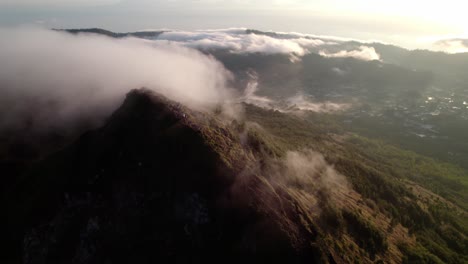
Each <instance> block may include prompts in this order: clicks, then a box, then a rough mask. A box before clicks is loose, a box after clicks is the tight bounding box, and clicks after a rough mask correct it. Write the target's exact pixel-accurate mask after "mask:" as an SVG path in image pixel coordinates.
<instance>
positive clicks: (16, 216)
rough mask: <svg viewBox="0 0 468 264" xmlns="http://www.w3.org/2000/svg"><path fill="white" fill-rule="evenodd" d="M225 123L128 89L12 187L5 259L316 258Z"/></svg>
mask: <svg viewBox="0 0 468 264" xmlns="http://www.w3.org/2000/svg"><path fill="white" fill-rule="evenodd" d="M233 127H235V125H232V124H224V123H223V122H221V121H219V120H217V119H216V117H208V116H205V115H204V114H203V113H197V112H193V111H190V110H188V109H186V108H185V107H183V106H181V105H179V104H177V103H174V102H171V101H169V100H167V99H165V98H163V97H161V96H159V95H154V94H151V93H149V92H147V91H144V90H135V91H132V92H130V93H129V94H128V95H127V98H126V100H125V102H124V103H123V105H122V106H121V107H120V108H119V109H118V110H117V111H116V112H115V113H114V114H113V115H112V116H111V117H110V118H109V120H108V121H107V123H106V124H105V125H104V126H103V127H102V128H100V129H97V130H94V131H90V132H87V133H85V134H84V135H82V136H81V137H80V138H79V139H78V140H77V141H76V142H74V143H73V144H71V145H70V146H68V147H66V148H65V149H63V150H62V151H59V152H57V153H55V154H54V155H52V156H50V157H48V158H46V159H45V160H43V161H41V162H39V163H38V164H37V165H35V166H34V167H33V168H32V169H31V170H30V171H29V172H28V173H27V174H26V175H25V176H24V178H23V180H22V181H21V182H20V183H19V184H18V186H16V187H15V189H14V191H12V192H11V193H10V194H9V195H10V197H11V199H10V200H9V201H10V202H9V203H8V204H9V206H8V207H7V209H6V210H7V216H6V224H5V225H4V226H5V227H8V228H5V229H6V230H7V234H8V235H7V238H8V239H9V242H11V243H9V244H10V245H11V246H10V247H11V248H12V252H11V253H12V255H15V256H16V257H19V256H21V258H22V262H23V263H156V262H158V263H161V262H163V263H164V262H171V263H172V262H178V263H189V262H190V263H193V262H195V263H198V262H203V263H205V262H207V261H216V262H228V263H237V262H255V263H258V262H263V261H274V262H278V261H284V262H288V263H291V262H303V261H304V262H305V261H307V262H311V261H312V262H314V261H319V260H321V259H322V258H323V256H322V255H321V254H320V253H318V251H317V250H316V249H314V247H311V246H306V247H304V246H303V244H304V243H302V242H300V240H301V238H300V237H301V236H302V234H301V232H303V231H301V230H299V229H298V228H296V227H295V226H294V223H293V222H292V224H290V225H289V226H288V224H287V223H284V222H281V221H280V219H279V218H278V217H276V216H275V215H278V214H277V213H274V212H273V209H272V210H270V209H266V208H267V207H265V206H263V205H262V203H266V202H265V201H268V203H271V202H275V201H274V199H273V198H266V197H269V196H271V197H279V196H278V194H273V193H272V192H273V191H266V190H267V188H263V187H262V185H264V184H265V183H263V182H262V181H261V180H260V178H259V177H256V176H255V175H249V173H248V172H246V171H247V170H246V168H248V167H249V164H253V162H254V160H255V158H254V155H253V154H252V150H251V149H246V147H245V146H242V144H241V143H240V140H239V137H238V134H237V132H236V131H235V129H233ZM239 177H243V178H242V180H240V179H239ZM275 199H276V198H275ZM276 202H278V201H276ZM283 206H286V207H287V206H288V205H287V203H286V204H285V205H283ZM294 210H295V209H294V208H293V207H291V208H290V210H289V211H291V215H294V212H293V211H294ZM306 235H307V236H310V235H312V234H306ZM293 240H295V241H293ZM298 241H299V242H298ZM305 241H306V240H305ZM304 245H305V244H304ZM11 259H15V257H12V258H11Z"/></svg>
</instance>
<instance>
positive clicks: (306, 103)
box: [241, 71, 351, 113]
mask: <svg viewBox="0 0 468 264" xmlns="http://www.w3.org/2000/svg"><path fill="white" fill-rule="evenodd" d="M248 75H249V77H250V78H251V79H250V81H249V82H248V83H247V87H246V88H245V90H244V94H243V96H242V97H241V100H242V101H243V102H244V103H247V104H252V105H255V106H257V107H261V108H265V109H271V110H276V111H279V112H283V113H296V112H303V111H311V112H316V113H334V112H339V111H343V110H346V109H349V108H350V107H351V105H350V104H345V103H336V102H330V101H325V102H314V101H313V100H311V99H309V98H308V97H307V96H305V95H303V94H296V95H294V96H292V97H289V98H286V99H282V100H275V99H273V98H269V97H267V96H260V95H257V91H258V76H257V74H256V73H255V72H253V71H251V72H249V73H248Z"/></svg>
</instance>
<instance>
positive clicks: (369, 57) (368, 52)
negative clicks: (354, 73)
mask: <svg viewBox="0 0 468 264" xmlns="http://www.w3.org/2000/svg"><path fill="white" fill-rule="evenodd" d="M319 54H320V55H321V56H323V57H327V58H347V57H349V58H355V59H359V60H365V61H373V60H380V55H379V54H378V53H377V52H376V51H375V49H374V48H373V47H368V46H360V47H359V49H356V50H350V51H348V50H342V51H338V52H335V53H330V52H328V51H326V50H322V51H320V52H319Z"/></svg>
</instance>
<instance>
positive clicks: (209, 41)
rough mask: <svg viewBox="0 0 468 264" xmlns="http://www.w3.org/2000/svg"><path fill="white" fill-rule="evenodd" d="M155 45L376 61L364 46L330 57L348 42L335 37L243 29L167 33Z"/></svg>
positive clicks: (376, 55) (371, 52) (370, 51)
mask: <svg viewBox="0 0 468 264" xmlns="http://www.w3.org/2000/svg"><path fill="white" fill-rule="evenodd" d="M154 40H155V41H163V42H174V43H178V44H182V45H185V46H188V47H194V48H198V49H202V50H210V49H222V50H229V51H231V52H235V53H264V54H291V55H294V56H299V57H301V56H304V55H305V54H308V53H311V52H316V53H319V52H320V54H321V55H323V56H326V57H353V58H356V59H360V60H379V59H380V55H379V54H378V53H377V52H376V51H375V49H374V48H372V47H368V46H365V45H362V46H360V47H359V48H358V49H352V50H343V51H339V52H337V53H333V54H331V53H329V52H328V47H335V46H336V45H337V44H339V43H343V42H346V41H349V40H347V39H340V38H334V37H319V36H315V35H309V34H301V33H294V32H291V33H281V32H261V31H256V30H249V29H245V28H232V29H219V30H197V31H166V32H163V33H162V34H160V35H158V36H157V37H156V38H154Z"/></svg>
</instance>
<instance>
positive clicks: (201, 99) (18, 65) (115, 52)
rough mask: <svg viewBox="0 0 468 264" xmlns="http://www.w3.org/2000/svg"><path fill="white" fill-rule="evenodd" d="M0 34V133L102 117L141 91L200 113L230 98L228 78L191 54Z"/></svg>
mask: <svg viewBox="0 0 468 264" xmlns="http://www.w3.org/2000/svg"><path fill="white" fill-rule="evenodd" d="M0 35H1V36H2V37H1V38H0V129H1V128H5V127H6V128H14V127H27V128H28V129H39V128H47V127H49V126H60V125H62V124H63V123H66V122H73V120H75V119H77V118H81V117H83V116H90V117H93V116H96V115H99V114H101V115H103V116H105V115H107V114H109V113H110V112H111V111H113V110H114V109H115V107H116V106H118V104H119V103H120V102H121V100H122V99H123V98H124V95H125V94H126V93H127V92H128V91H129V90H130V89H134V88H141V87H146V88H148V89H151V90H154V91H157V92H159V93H162V94H164V95H165V96H167V97H168V98H170V99H173V100H176V101H178V102H181V103H183V104H186V105H187V106H189V107H192V108H197V109H199V108H207V107H208V108H209V107H214V106H215V105H217V104H220V103H223V102H224V101H225V100H226V99H227V98H228V97H229V93H230V90H229V89H228V88H226V82H227V80H228V79H229V78H231V76H230V73H229V72H228V71H227V70H225V69H224V67H223V66H222V65H221V63H219V62H218V61H216V60H215V59H213V58H212V57H209V56H206V55H203V54H202V53H200V52H199V51H196V50H194V49H190V48H186V47H181V46H179V45H170V44H163V43H154V42H152V41H145V40H140V39H133V38H128V39H112V38H108V37H103V36H98V35H91V34H80V35H71V34H67V33H63V32H56V31H51V30H44V29H31V28H20V29H0Z"/></svg>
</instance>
